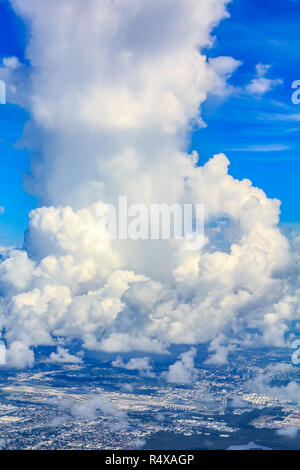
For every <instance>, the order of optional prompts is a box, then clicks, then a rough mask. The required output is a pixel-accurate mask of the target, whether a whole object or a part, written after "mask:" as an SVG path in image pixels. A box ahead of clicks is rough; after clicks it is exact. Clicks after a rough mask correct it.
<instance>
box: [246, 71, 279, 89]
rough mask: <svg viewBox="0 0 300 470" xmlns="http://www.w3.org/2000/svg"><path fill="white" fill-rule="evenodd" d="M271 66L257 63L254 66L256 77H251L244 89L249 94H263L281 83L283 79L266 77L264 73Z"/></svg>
mask: <svg viewBox="0 0 300 470" xmlns="http://www.w3.org/2000/svg"><path fill="white" fill-rule="evenodd" d="M270 68H271V65H263V64H257V65H256V67H255V70H256V78H253V80H251V82H250V83H249V85H247V86H246V91H247V92H248V93H250V94H251V95H264V94H265V93H267V92H268V91H270V90H271V89H272V88H274V87H276V86H278V85H282V83H283V81H282V80H281V79H280V78H277V79H274V80H272V79H271V78H267V77H266V74H267V72H268V70H269V69H270Z"/></svg>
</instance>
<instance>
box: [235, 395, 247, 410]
mask: <svg viewBox="0 0 300 470" xmlns="http://www.w3.org/2000/svg"><path fill="white" fill-rule="evenodd" d="M231 406H232V407H233V408H247V407H248V406H249V403H248V402H247V401H245V400H242V399H241V398H240V397H233V399H232V402H231Z"/></svg>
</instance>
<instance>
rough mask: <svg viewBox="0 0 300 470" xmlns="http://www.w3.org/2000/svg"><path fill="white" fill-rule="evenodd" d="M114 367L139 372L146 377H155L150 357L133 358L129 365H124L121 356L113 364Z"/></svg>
mask: <svg viewBox="0 0 300 470" xmlns="http://www.w3.org/2000/svg"><path fill="white" fill-rule="evenodd" d="M112 366H113V367H119V368H122V369H127V370H138V371H139V372H140V374H141V375H144V376H146V377H155V374H153V372H152V366H151V364H150V358H149V357H132V358H131V359H130V360H129V361H128V362H127V363H124V362H123V361H122V359H121V357H120V356H118V357H117V359H116V360H115V361H113V362H112Z"/></svg>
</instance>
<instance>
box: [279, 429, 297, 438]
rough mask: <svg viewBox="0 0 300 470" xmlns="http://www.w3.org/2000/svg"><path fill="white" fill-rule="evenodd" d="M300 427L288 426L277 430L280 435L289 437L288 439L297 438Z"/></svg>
mask: <svg viewBox="0 0 300 470" xmlns="http://www.w3.org/2000/svg"><path fill="white" fill-rule="evenodd" d="M298 431H299V429H298V428H297V426H287V427H286V428H281V429H278V430H277V434H278V435H279V436H283V437H287V438H288V439H296V437H297V435H298Z"/></svg>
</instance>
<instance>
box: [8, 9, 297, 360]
mask: <svg viewBox="0 0 300 470" xmlns="http://www.w3.org/2000/svg"><path fill="white" fill-rule="evenodd" d="M227 3H228V2H227V1H225V0H175V1H174V0H152V1H151V2H149V1H148V0H101V1H99V0H84V1H83V0H43V2H36V0H12V5H13V7H14V8H15V10H16V12H17V13H18V14H20V15H21V16H22V17H23V18H24V20H25V21H26V22H27V24H28V29H29V31H30V39H29V43H28V47H27V58H28V61H29V64H30V65H29V67H28V69H25V68H24V70H23V73H24V74H25V75H26V81H25V82H24V83H26V86H25V91H24V89H22V103H25V104H24V105H26V106H27V108H28V110H29V112H30V115H31V120H30V121H29V122H28V123H27V125H26V128H25V131H24V137H23V141H24V142H25V143H26V145H28V146H29V147H30V148H31V149H32V154H33V159H32V168H31V174H30V175H28V176H27V177H26V181H25V184H26V188H27V189H28V190H29V191H30V192H33V193H34V194H37V195H38V198H39V201H40V205H41V207H40V208H39V209H37V210H35V211H33V212H32V213H31V222H30V226H29V230H28V233H27V236H26V243H25V247H26V250H27V251H26V250H25V251H13V252H8V251H7V252H5V253H4V258H5V259H4V261H3V262H2V264H1V265H0V280H1V281H0V282H1V284H0V287H1V292H2V295H3V297H2V303H1V322H2V325H3V328H4V329H5V335H6V336H5V337H6V340H7V342H8V343H9V344H10V345H11V346H10V351H12V350H14V351H21V352H22V354H18V355H16V354H11V355H10V356H9V357H11V363H12V364H14V363H15V364H16V365H20V357H23V358H24V361H23V362H24V365H25V364H29V363H32V360H33V356H32V351H31V349H30V347H32V346H36V345H39V344H54V343H55V341H56V340H57V338H58V337H61V336H63V337H65V338H66V339H67V340H68V339H71V338H74V337H76V338H81V339H82V341H83V345H84V346H85V347H87V348H90V349H102V350H105V351H130V350H146V351H150V352H151V351H152V352H161V351H165V350H166V349H167V347H168V345H170V344H171V343H187V344H197V343H199V342H206V341H211V340H215V339H216V337H219V336H218V335H221V334H222V336H220V338H222V343H224V344H225V343H226V338H227V335H229V334H230V337H232V338H235V339H234V341H236V342H241V341H245V340H247V341H248V343H249V342H250V341H251V338H252V336H251V335H252V333H253V332H254V331H255V333H254V336H255V335H256V334H257V332H259V334H258V337H259V338H260V339H259V341H261V342H265V343H268V344H282V343H283V334H284V332H285V330H286V328H287V327H286V324H285V322H286V321H289V320H290V319H291V318H293V315H294V310H293V302H292V300H291V299H292V298H291V296H290V294H289V293H288V284H287V281H286V278H285V276H282V275H281V273H282V271H283V270H285V268H286V265H287V263H288V262H289V248H288V244H287V241H286V239H285V238H284V237H283V236H282V235H281V233H280V232H279V230H278V228H277V224H278V217H279V203H278V201H275V200H270V199H268V198H267V197H266V196H265V194H264V193H263V191H261V190H259V189H257V188H254V187H253V186H252V185H251V182H250V181H248V180H243V181H238V180H235V179H233V178H232V177H231V176H230V175H229V174H228V171H227V167H228V163H229V162H228V160H227V158H226V157H225V156H224V155H219V156H215V157H214V158H212V159H211V160H210V161H209V162H208V163H207V164H206V165H204V166H197V155H196V153H193V154H192V155H187V154H186V153H185V147H186V139H187V133H188V131H189V130H190V127H191V126H195V125H198V126H202V125H204V123H203V121H202V119H201V105H202V103H203V102H204V101H205V100H206V98H207V96H208V94H210V93H213V94H220V95H221V94H224V93H227V92H228V89H227V83H226V80H227V78H228V77H229V76H230V75H231V74H232V73H233V72H234V70H235V69H236V68H237V67H238V65H239V62H238V61H237V60H235V59H233V58H231V57H217V58H215V59H211V60H207V58H206V57H205V55H204V54H203V52H202V51H203V49H204V47H209V46H212V45H213V42H214V38H213V37H212V31H213V29H214V27H215V26H216V25H217V24H218V23H219V22H220V20H222V19H223V18H226V17H227V16H228V15H227V12H226V4H227ZM18 73H20V72H18ZM24 93H25V96H24ZM19 98H20V99H21V97H19ZM15 99H16V100H17V99H18V96H16V97H15ZM120 195H126V196H127V198H128V203H129V204H131V203H141V204H145V205H146V206H149V205H150V204H151V203H167V204H173V203H181V204H182V203H185V202H189V203H191V202H194V203H202V204H205V213H206V226H207V230H206V244H205V246H204V247H202V248H201V249H199V250H198V251H196V252H190V253H188V252H186V251H185V250H184V246H183V244H182V243H174V242H157V241H146V242H139V241H135V242H129V241H128V242H127V241H126V242H124V243H120V242H118V241H115V242H111V241H110V240H108V239H103V238H101V240H100V239H99V224H98V222H99V220H98V214H99V208H101V207H102V204H103V203H110V204H116V203H117V201H118V198H119V196H120ZM216 233H221V234H222V243H220V244H219V245H218V244H216V236H215V235H216ZM213 344H217V345H220V341H219V340H218V341H216V342H215V343H213ZM212 347H213V345H212ZM222 347H223V348H226V345H225V346H224V345H223V346H222ZM23 352H24V353H23ZM17 356H18V358H19V359H18V362H17V361H16V360H14V357H17ZM21 363H22V361H21Z"/></svg>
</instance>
